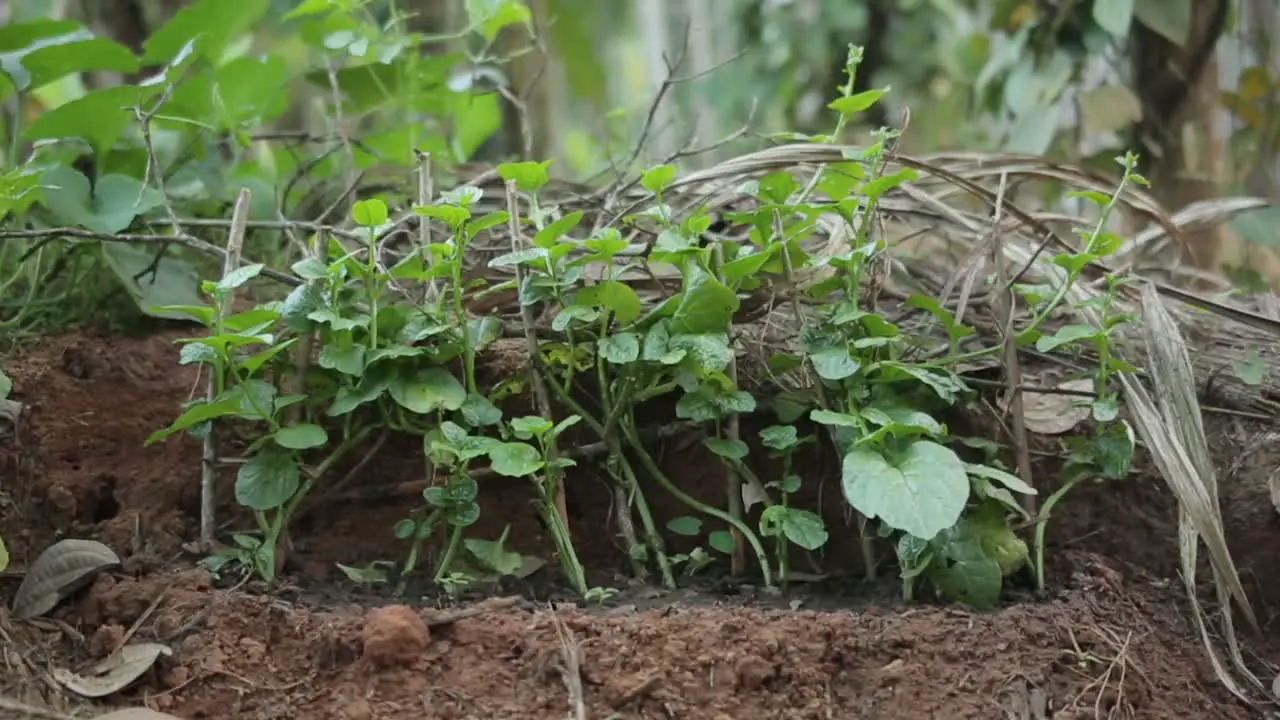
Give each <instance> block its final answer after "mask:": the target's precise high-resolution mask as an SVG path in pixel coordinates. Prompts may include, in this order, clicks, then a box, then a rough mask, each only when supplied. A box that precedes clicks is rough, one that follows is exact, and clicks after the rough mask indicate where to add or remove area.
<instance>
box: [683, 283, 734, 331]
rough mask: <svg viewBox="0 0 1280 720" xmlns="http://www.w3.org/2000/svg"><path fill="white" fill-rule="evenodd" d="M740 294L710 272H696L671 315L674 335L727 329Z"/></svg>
mask: <svg viewBox="0 0 1280 720" xmlns="http://www.w3.org/2000/svg"><path fill="white" fill-rule="evenodd" d="M738 305H739V302H738V295H737V293H735V292H734V291H733V290H730V289H729V287H728V286H726V285H725V284H724V283H722V282H720V281H719V280H716V279H715V278H714V277H712V276H711V275H709V274H707V273H705V272H702V271H697V272H696V273H694V274H693V277H691V278H689V280H688V281H687V283H686V285H685V290H684V292H683V293H681V298H680V304H679V305H677V306H676V311H675V313H674V314H673V315H672V317H671V328H670V330H671V334H672V335H681V334H702V333H711V332H724V330H725V328H726V327H727V326H728V325H729V323H730V322H731V321H732V320H733V315H734V313H736V312H738Z"/></svg>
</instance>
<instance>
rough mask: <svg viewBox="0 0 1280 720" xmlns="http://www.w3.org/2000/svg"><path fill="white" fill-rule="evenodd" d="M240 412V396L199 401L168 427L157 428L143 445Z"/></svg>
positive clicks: (225, 396)
mask: <svg viewBox="0 0 1280 720" xmlns="http://www.w3.org/2000/svg"><path fill="white" fill-rule="evenodd" d="M239 413H240V398H239V397H233V396H230V395H224V396H222V397H219V398H217V399H215V400H214V401H213V402H205V401H199V402H196V403H195V404H193V405H192V406H191V407H189V408H187V410H186V412H184V413H182V414H181V415H179V416H178V419H177V420H174V421H173V422H172V423H171V424H170V425H169V427H167V428H164V429H163V430H157V431H156V432H154V433H152V434H151V436H150V437H148V438H147V440H146V442H145V443H143V445H144V446H146V445H151V444H152V443H155V442H158V441H160V440H163V439H165V438H167V437H169V436H170V435H173V434H175V433H179V432H182V431H183V430H186V429H188V428H191V427H193V426H195V425H199V424H200V423H205V422H208V421H210V420H216V419H218V418H221V417H227V416H229V415H238V414H239Z"/></svg>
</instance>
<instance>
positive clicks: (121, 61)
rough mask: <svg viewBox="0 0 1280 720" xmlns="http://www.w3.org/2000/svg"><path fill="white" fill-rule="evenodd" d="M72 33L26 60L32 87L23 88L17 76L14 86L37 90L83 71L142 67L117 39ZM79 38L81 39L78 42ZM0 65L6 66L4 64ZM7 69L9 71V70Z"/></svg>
mask: <svg viewBox="0 0 1280 720" xmlns="http://www.w3.org/2000/svg"><path fill="white" fill-rule="evenodd" d="M87 35H89V33H88V32H87V31H85V35H80V34H79V33H72V34H70V35H65V36H63V37H62V38H57V39H56V40H63V38H66V40H65V41H64V42H55V43H53V44H47V45H43V46H42V47H38V48H35V46H34V45H33V46H32V47H33V48H35V49H31V50H30V52H28V53H26V54H25V55H24V56H23V57H22V61H21V65H22V67H23V68H24V69H25V70H27V71H28V72H29V73H30V77H29V85H23V83H21V82H20V81H19V78H18V77H16V75H11V76H12V77H14V85H15V86H17V87H18V89H19V90H26V89H28V88H30V89H36V88H40V87H43V86H45V85H47V84H49V83H51V82H53V81H55V80H60V79H62V78H64V77H66V76H67V75H71V74H73V73H81V72H116V73H123V74H130V73H135V72H137V71H138V70H139V69H140V68H141V64H140V63H139V62H138V58H136V57H134V55H133V53H132V52H130V51H129V48H127V47H125V46H123V45H121V44H120V43H117V42H115V41H113V40H109V39H107V38H102V37H92V36H89V37H85V36H87ZM77 38H79V39H77ZM0 64H5V65H7V64H6V63H3V62H2V61H0ZM6 70H8V68H7V67H6Z"/></svg>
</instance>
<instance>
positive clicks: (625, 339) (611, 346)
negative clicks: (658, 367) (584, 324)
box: [596, 333, 640, 365]
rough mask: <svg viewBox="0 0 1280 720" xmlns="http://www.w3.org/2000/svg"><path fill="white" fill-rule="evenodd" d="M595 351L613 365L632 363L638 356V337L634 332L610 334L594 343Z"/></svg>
mask: <svg viewBox="0 0 1280 720" xmlns="http://www.w3.org/2000/svg"><path fill="white" fill-rule="evenodd" d="M596 350H597V352H599V353H600V356H601V357H603V358H604V359H605V360H606V361H608V362H610V363H613V364H614V365H626V364H628V363H633V362H635V361H636V360H637V359H639V357H640V338H639V337H637V336H636V334H635V333H618V334H617V335H610V336H608V337H606V338H605V339H603V340H601V341H600V342H599V343H598V344H597V345H596Z"/></svg>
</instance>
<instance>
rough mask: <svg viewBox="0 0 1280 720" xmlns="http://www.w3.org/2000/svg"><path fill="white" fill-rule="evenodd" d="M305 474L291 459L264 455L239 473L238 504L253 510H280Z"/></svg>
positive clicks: (250, 461)
mask: <svg viewBox="0 0 1280 720" xmlns="http://www.w3.org/2000/svg"><path fill="white" fill-rule="evenodd" d="M301 479H302V470H301V468H299V467H298V463H297V461H296V460H294V458H293V456H292V455H289V454H287V453H279V452H263V453H259V454H257V455H254V456H253V457H251V458H249V461H248V462H246V463H245V464H243V465H241V466H240V470H239V471H237V472H236V502H238V503H240V504H241V505H243V506H245V507H247V508H249V509H250V510H272V509H275V508H278V507H281V506H282V505H284V504H285V503H286V502H288V500H289V498H291V497H293V494H294V493H295V492H297V491H298V486H299V484H300V482H301Z"/></svg>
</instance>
